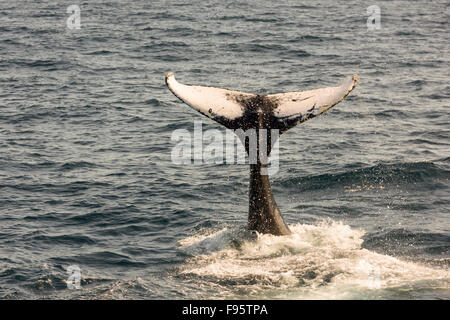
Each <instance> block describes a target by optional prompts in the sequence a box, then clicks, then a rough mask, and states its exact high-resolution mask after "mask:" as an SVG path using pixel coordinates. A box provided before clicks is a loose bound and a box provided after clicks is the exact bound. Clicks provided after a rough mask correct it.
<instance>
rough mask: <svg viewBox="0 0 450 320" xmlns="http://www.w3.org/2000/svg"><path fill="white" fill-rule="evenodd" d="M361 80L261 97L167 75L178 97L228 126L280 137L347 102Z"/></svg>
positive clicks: (348, 79) (170, 73) (171, 74)
mask: <svg viewBox="0 0 450 320" xmlns="http://www.w3.org/2000/svg"><path fill="white" fill-rule="evenodd" d="M358 81H359V78H358V76H357V75H356V74H355V75H353V76H351V77H348V78H347V79H346V80H345V81H343V82H342V83H341V84H340V85H338V86H336V87H328V88H320V89H315V90H308V91H298V92H287V93H278V94H269V95H262V96H260V95H256V94H252V93H246V92H241V91H234V90H228V89H221V88H215V87H204V86H190V85H184V84H181V83H179V82H178V81H177V80H176V79H175V76H174V74H173V73H172V72H169V73H168V74H167V75H166V84H167V86H168V87H169V89H170V90H171V91H172V93H173V94H174V95H175V96H177V97H178V98H179V99H180V100H182V101H183V102H185V103H186V104H188V105H189V106H191V107H192V108H193V109H195V110H197V111H198V112H200V113H201V114H203V115H205V116H207V117H208V118H211V119H212V120H215V121H217V122H219V123H220V124H222V125H224V126H225V127H227V128H229V129H243V130H246V129H251V128H255V129H260V128H265V129H279V130H280V134H281V133H283V132H285V131H287V130H288V129H290V128H292V127H294V126H296V125H298V124H300V123H303V122H305V121H307V120H309V119H311V118H314V117H315V116H317V115H319V114H322V113H323V112H325V111H327V110H328V109H330V108H331V107H333V106H335V105H336V104H338V103H339V102H341V101H342V100H344V98H345V97H346V96H347V95H348V94H349V93H350V92H351V91H352V90H353V88H355V86H356V84H357V83H358ZM261 115H262V117H261Z"/></svg>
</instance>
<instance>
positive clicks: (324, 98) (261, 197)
mask: <svg viewBox="0 0 450 320" xmlns="http://www.w3.org/2000/svg"><path fill="white" fill-rule="evenodd" d="M358 80H359V79H358V76H357V75H356V74H355V75H353V76H352V77H350V78H348V79H346V80H345V81H344V82H343V83H342V84H341V85H339V86H336V87H328V88H321V89H315V90H308V91H299V92H287V93H278V94H269V95H262V96H261V95H256V94H252V93H246V92H241V91H233V90H228V89H221V88H214V87H203V86H189V85H184V84H181V83H179V82H178V81H177V80H176V79H175V76H174V74H173V73H172V72H169V73H168V74H167V75H166V84H167V86H168V87H169V89H170V90H171V91H172V93H173V94H175V96H177V97H178V98H179V99H181V101H183V102H185V103H186V104H188V105H189V106H191V107H192V108H194V109H195V110H197V111H198V112H200V113H201V114H203V115H205V116H207V117H209V118H211V119H213V120H215V121H217V122H219V123H220V124H222V125H224V126H225V127H227V128H229V129H234V130H236V129H242V130H248V129H256V131H259V132H257V134H256V138H257V143H256V149H257V150H256V154H257V155H258V158H257V161H256V163H251V164H250V192H249V215H248V228H249V229H250V230H256V231H258V232H260V233H270V234H273V235H288V234H290V231H289V228H288V226H287V225H286V223H285V222H284V220H283V217H282V216H281V213H280V211H279V209H278V207H277V204H276V202H275V199H274V197H273V194H272V190H271V188H270V183H269V177H268V176H267V173H266V174H263V173H262V172H263V170H262V169H266V168H267V164H265V163H262V161H261V159H260V158H259V155H260V152H259V151H260V145H261V148H267V150H266V151H267V152H266V155H269V154H270V151H271V145H270V143H269V142H270V141H271V139H270V138H269V139H266V140H265V143H264V142H262V141H261V140H260V138H261V136H260V134H259V133H260V132H264V131H263V130H261V129H271V130H266V132H267V135H270V134H271V133H270V132H271V131H272V129H278V130H279V133H280V134H282V133H283V132H285V131H287V130H289V129H290V128H292V127H294V126H296V125H297V124H300V123H303V122H305V121H307V120H309V119H311V118H314V117H315V116H317V115H319V114H321V113H323V112H325V111H327V110H328V109H330V108H331V107H333V106H334V105H336V104H338V103H339V102H341V101H342V100H343V99H344V98H345V97H346V96H347V95H348V94H349V93H350V92H351V91H352V90H353V88H354V87H355V86H356V84H357V83H358ZM239 138H241V141H242V142H243V144H244V145H245V149H246V151H247V153H249V143H248V140H247V138H242V137H239ZM263 138H264V137H263ZM249 155H250V154H249ZM264 172H267V170H265V171H264Z"/></svg>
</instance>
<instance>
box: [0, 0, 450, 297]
mask: <svg viewBox="0 0 450 320" xmlns="http://www.w3.org/2000/svg"><path fill="white" fill-rule="evenodd" d="M72 4H77V5H79V7H80V10H81V29H79V30H77V29H74V30H71V29H69V28H68V27H67V24H66V21H67V19H68V18H69V16H70V13H67V12H66V10H67V7H69V6H70V5H72ZM371 5H374V3H373V2H370V1H356V0H351V1H335V2H332V1H322V0H321V1H278V2H276V3H274V2H273V1H267V0H261V1H258V2H257V3H248V2H242V1H228V2H223V1H217V0H213V1H194V2H186V1H178V0H177V1H158V0H155V1H144V0H137V1H126V0H120V1H119V0H116V1H115V0H108V1H106V0H97V1H81V2H78V3H73V2H71V1H36V0H33V1H32V0H19V1H1V2H0V298H1V299H207V298H213V299H223V298H227V299H235V298H238V299H249V298H250V299H448V298H450V271H449V264H450V251H449V250H450V226H449V222H450V217H449V213H450V212H449V207H450V194H449V191H450V182H449V178H450V140H449V138H450V134H449V133H450V124H449V123H450V122H449V110H450V109H449V107H450V99H449V98H450V86H449V75H450V74H449V73H450V70H449V65H450V61H449V60H450V50H449V45H448V44H449V43H450V34H449V32H448V31H449V30H448V21H449V16H448V12H449V9H450V8H449V4H448V1H444V0H442V1H440V0H433V1H425V0H420V1H400V0H393V1H381V0H380V1H377V2H376V5H378V6H379V8H380V17H381V20H380V22H381V25H380V26H381V28H380V29H374V30H372V29H369V28H368V26H367V19H368V16H369V15H368V13H367V8H368V7H369V6H371ZM169 71H172V72H174V73H175V75H176V76H177V79H178V80H179V81H180V82H183V83H188V84H197V85H210V86H217V87H224V88H232V89H239V90H242V91H247V92H253V93H259V94H263V93H269V92H272V93H275V92H285V91H298V90H304V89H313V88H318V87H325V86H330V85H334V84H336V83H338V82H339V81H340V80H342V78H344V77H345V76H348V75H351V74H354V73H357V74H358V75H359V77H360V79H361V80H360V83H359V85H358V86H357V88H356V89H355V90H354V91H353V92H352V93H351V94H350V95H349V96H348V97H347V98H346V100H344V101H343V102H341V103H340V104H338V105H337V106H336V107H334V108H333V109H332V110H330V111H328V112H327V113H326V114H324V115H322V116H320V117H318V118H315V119H313V120H311V121H308V122H306V123H304V124H302V125H300V126H298V127H296V128H293V129H291V130H290V131H288V132H287V133H285V134H284V135H283V136H282V137H281V139H280V152H279V158H280V164H279V171H278V173H276V174H275V175H273V176H272V177H271V180H272V188H273V192H274V195H275V198H276V199H277V202H278V205H279V207H280V210H281V212H282V213H283V215H284V217H285V220H286V221H287V223H288V224H289V226H290V228H291V229H292V231H293V234H292V235H291V236H285V237H273V236H270V235H256V236H255V235H251V234H249V233H248V232H247V231H246V230H245V227H246V223H247V210H248V177H249V169H248V167H247V165H242V164H234V165H233V164H201V165H198V164H185V165H177V164H174V163H173V162H172V161H171V151H172V149H173V147H174V142H173V141H172V140H171V136H172V133H173V132H174V130H176V129H185V130H188V131H190V132H193V129H194V121H202V123H203V127H204V129H219V130H221V132H225V131H224V128H222V127H220V125H218V124H216V123H214V122H212V121H211V120H209V119H207V118H204V117H202V116H201V115H200V114H198V113H197V112H195V111H194V110H192V109H190V108H189V107H188V106H187V105H184V104H182V103H181V102H180V101H179V100H178V99H177V98H176V97H175V96H173V95H172V94H171V93H170V91H169V90H168V89H167V88H166V86H165V84H164V75H165V73H167V72H169ZM71 266H72V267H73V266H78V267H79V270H80V274H81V283H80V284H81V288H80V289H78V290H76V289H73V290H70V289H69V288H68V286H67V282H69V276H70V275H71V274H70V272H69V273H68V271H67V270H68V268H69V267H71Z"/></svg>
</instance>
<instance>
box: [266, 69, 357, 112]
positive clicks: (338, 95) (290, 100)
mask: <svg viewBox="0 0 450 320" xmlns="http://www.w3.org/2000/svg"><path fill="white" fill-rule="evenodd" d="M358 81H359V78H358V76H357V75H356V74H355V75H353V76H352V77H348V78H347V79H345V81H343V82H342V84H341V85H339V86H337V87H327V88H320V89H315V90H308V91H299V92H286V93H278V94H269V95H267V97H268V98H270V99H275V100H276V102H277V104H278V107H277V108H276V109H275V110H274V115H275V116H276V117H288V118H289V117H292V116H296V115H299V114H306V113H307V112H308V111H309V110H311V109H313V111H312V112H314V114H315V115H318V114H321V113H323V112H324V111H326V110H328V109H330V108H331V107H332V106H334V105H335V104H337V103H339V102H341V101H342V100H343V99H344V98H345V97H346V96H347V95H348V94H349V93H350V92H351V91H352V90H353V88H354V87H355V86H356V84H357V83H358Z"/></svg>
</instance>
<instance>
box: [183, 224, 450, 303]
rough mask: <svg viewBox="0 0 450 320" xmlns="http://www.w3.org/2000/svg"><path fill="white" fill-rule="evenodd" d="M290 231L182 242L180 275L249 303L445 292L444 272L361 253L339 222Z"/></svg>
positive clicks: (357, 240) (357, 238)
mask: <svg viewBox="0 0 450 320" xmlns="http://www.w3.org/2000/svg"><path fill="white" fill-rule="evenodd" d="M290 229H291V231H292V234H291V235H289V236H282V237H278V236H272V235H258V237H257V238H256V239H254V240H251V239H249V238H248V237H247V238H245V236H242V234H243V233H244V232H242V230H241V231H240V232H236V231H232V230H229V229H227V228H225V229H222V230H219V231H216V232H213V233H210V234H203V235H198V236H193V237H190V238H187V239H184V240H182V241H180V246H181V249H182V250H185V251H186V252H188V253H190V254H192V255H193V257H192V258H191V259H189V260H188V261H187V264H186V265H185V266H184V267H183V268H182V269H181V270H180V274H181V275H186V276H193V277H197V278H199V280H200V279H206V280H205V281H208V282H211V285H214V286H216V285H217V283H220V284H223V289H224V291H228V294H230V295H234V294H235V293H236V292H239V294H241V295H244V296H251V297H253V298H257V297H270V298H288V299H300V298H309V299H316V298H317V299H322V298H326V299H329V298H344V299H345V298H352V297H355V295H356V297H360V296H361V295H362V293H361V292H362V291H363V292H366V293H367V292H372V293H373V292H374V291H377V292H379V291H380V290H381V291H382V290H386V289H390V288H394V287H400V286H405V285H406V286H411V285H413V284H418V283H422V284H423V283H424V281H431V282H433V281H434V282H436V281H438V282H439V284H438V286H440V287H441V288H442V286H444V287H445V286H446V287H447V288H450V287H449V282H450V273H449V272H448V270H446V269H437V268H432V267H428V266H425V265H421V264H418V263H413V262H405V261H401V260H399V259H397V258H393V257H390V256H386V255H382V254H378V253H375V252H372V251H369V250H367V249H362V248H361V245H362V243H363V240H362V236H363V235H364V231H361V230H355V229H352V228H351V227H349V226H347V225H344V224H342V223H340V222H334V221H322V222H320V223H318V224H317V225H305V224H297V225H293V226H290ZM237 234H241V237H239V236H238V235H237ZM361 290H362V291H361ZM222 294H224V293H223V292H222ZM225 294H227V293H225Z"/></svg>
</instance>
